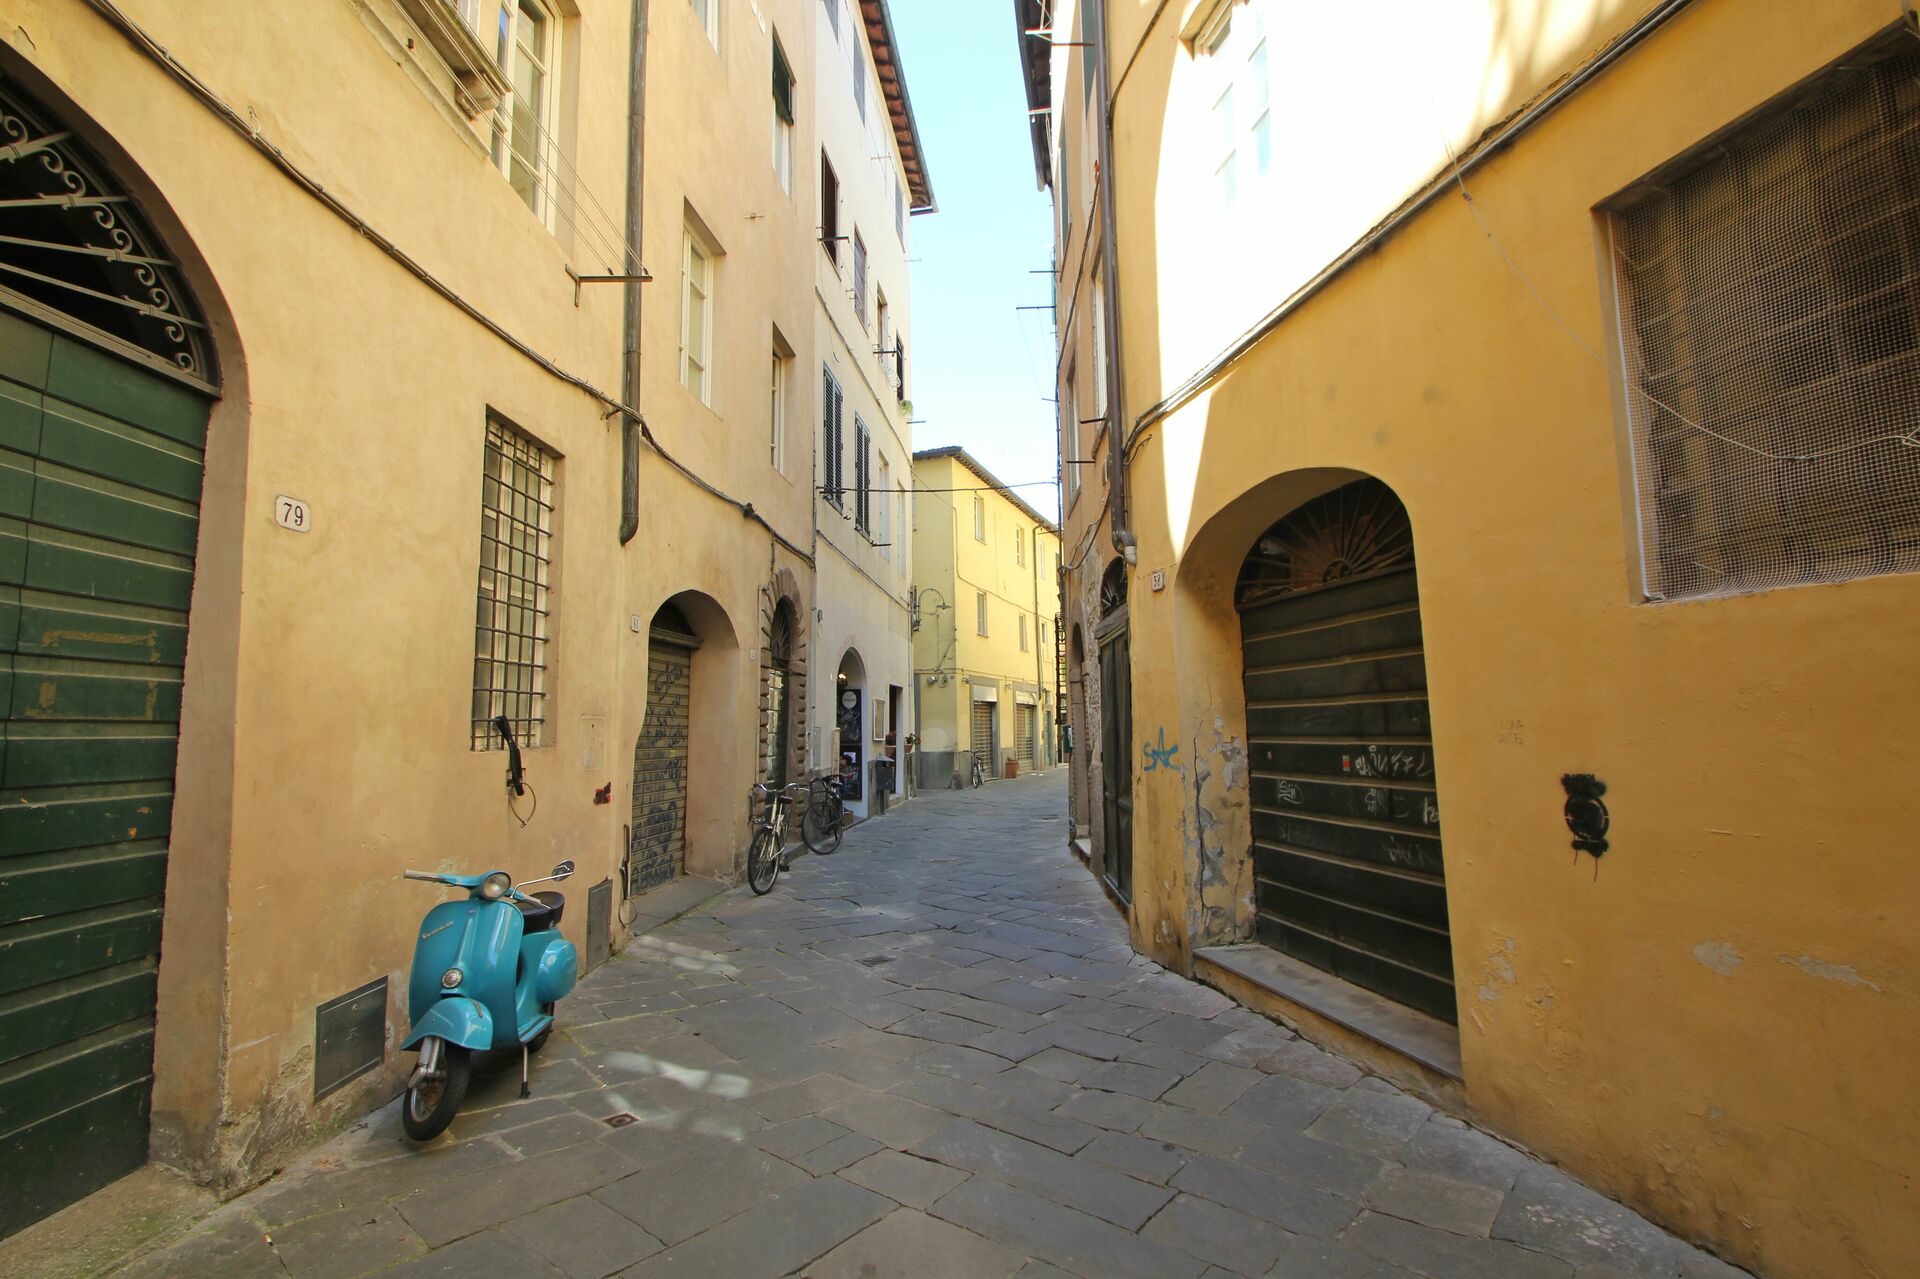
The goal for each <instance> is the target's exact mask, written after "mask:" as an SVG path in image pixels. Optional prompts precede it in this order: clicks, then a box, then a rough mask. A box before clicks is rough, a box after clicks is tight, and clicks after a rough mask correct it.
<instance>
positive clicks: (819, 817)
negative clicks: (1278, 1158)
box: [800, 799, 840, 857]
mask: <svg viewBox="0 0 1920 1279" xmlns="http://www.w3.org/2000/svg"><path fill="white" fill-rule="evenodd" d="M800 838H802V839H804V840H806V841H807V847H808V848H809V849H811V850H812V851H813V852H816V853H818V854H820V855H821V856H822V857H825V856H826V855H827V854H828V853H831V852H832V851H834V850H835V849H836V848H839V847H840V806H839V805H838V804H836V803H834V802H833V801H832V800H830V799H823V800H819V801H816V802H815V803H812V804H808V805H807V811H806V812H804V813H802V814H801V815H800Z"/></svg>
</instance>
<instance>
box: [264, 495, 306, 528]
mask: <svg viewBox="0 0 1920 1279" xmlns="http://www.w3.org/2000/svg"><path fill="white" fill-rule="evenodd" d="M273 522H274V523H275V524H278V525H279V526H280V527H281V528H285V529H292V530H293V531H294V532H296V533H311V532H312V531H313V512H312V511H311V510H309V509H307V504H306V503H305V502H302V501H301V500H300V499H299V498H297V497H288V496H287V495H286V494H285V493H281V494H279V495H278V496H276V497H275V498H274V499H273Z"/></svg>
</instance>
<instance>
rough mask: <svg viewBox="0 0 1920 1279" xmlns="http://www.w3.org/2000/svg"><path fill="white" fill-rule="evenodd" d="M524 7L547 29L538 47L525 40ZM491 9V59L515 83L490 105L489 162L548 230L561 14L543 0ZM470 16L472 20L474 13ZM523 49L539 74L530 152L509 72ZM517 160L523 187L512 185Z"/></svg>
mask: <svg viewBox="0 0 1920 1279" xmlns="http://www.w3.org/2000/svg"><path fill="white" fill-rule="evenodd" d="M529 8H531V9H534V10H537V11H538V13H539V16H540V21H541V26H542V30H544V31H545V33H546V41H545V47H544V48H543V49H538V50H536V49H531V48H529V47H528V45H527V43H526V40H525V26H526V25H527V14H526V10H527V9H529ZM493 12H494V15H495V19H496V29H495V31H494V32H493V33H492V34H493V35H494V37H495V44H494V49H493V54H494V60H495V61H496V62H498V63H499V65H500V73H501V74H502V75H504V76H505V77H506V78H507V82H508V83H509V84H511V85H513V86H514V88H513V89H512V90H511V91H510V92H508V93H507V94H506V95H504V96H503V97H502V98H501V99H500V101H499V102H498V103H497V104H496V105H495V106H494V109H493V120H492V123H491V125H490V137H491V141H490V143H489V146H488V150H489V154H490V155H491V156H492V158H493V167H494V168H496V169H498V170H499V171H500V174H501V176H502V177H504V178H506V180H507V183H508V185H510V186H513V187H514V193H515V194H516V195H518V196H519V197H520V198H521V200H522V201H524V202H525V203H526V206H527V207H528V208H529V209H531V210H533V215H534V216H535V217H537V218H539V219H540V221H541V223H542V224H543V225H545V226H546V227H547V228H548V229H549V230H551V229H552V228H553V213H554V200H553V152H554V149H555V148H556V147H557V146H558V145H559V143H558V141H557V140H556V139H557V134H558V120H559V107H560V62H561V59H560V42H561V38H562V36H563V34H564V33H563V31H562V28H561V21H560V15H559V13H558V12H557V11H556V10H555V9H554V8H553V6H552V5H550V4H548V3H547V2H546V0H497V2H496V4H495V6H494V9H493ZM475 16H476V21H477V17H478V15H477V14H476V15H475ZM523 54H524V55H525V56H526V59H527V61H528V63H529V64H530V65H531V66H532V67H533V68H534V70H535V71H537V72H538V73H539V77H540V79H539V86H540V90H541V93H540V101H539V103H538V104H537V105H536V106H535V108H534V110H533V112H532V113H531V114H532V118H531V123H532V126H533V128H534V130H535V131H536V134H537V136H535V137H534V138H532V139H529V140H528V141H530V142H531V144H532V147H533V153H532V154H531V155H528V154H527V153H526V152H525V151H524V150H523V149H522V147H521V145H520V144H521V140H520V139H517V138H516V137H515V136H514V134H515V131H516V130H517V128H518V127H519V125H520V119H519V109H520V101H519V99H520V89H519V87H518V86H519V81H518V78H517V77H516V76H515V75H514V72H515V70H516V68H517V67H518V66H519V63H520V59H521V57H522V55H523ZM516 161H517V162H519V164H520V166H521V167H522V168H524V169H525V170H526V173H527V178H528V186H527V188H526V189H525V190H522V189H521V188H520V187H519V186H516V185H514V166H515V163H516Z"/></svg>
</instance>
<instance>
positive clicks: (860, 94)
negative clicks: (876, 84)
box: [853, 38, 867, 121]
mask: <svg viewBox="0 0 1920 1279" xmlns="http://www.w3.org/2000/svg"><path fill="white" fill-rule="evenodd" d="M853 109H854V111H855V112H857V113H858V114H859V116H860V118H861V120H863V121H864V120H865V119H866V118H867V68H866V64H865V63H864V62H863V61H862V59H861V57H860V41H859V40H858V39H857V38H856V39H855V40H854V41H853Z"/></svg>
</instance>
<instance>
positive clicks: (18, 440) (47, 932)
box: [0, 311, 214, 1235]
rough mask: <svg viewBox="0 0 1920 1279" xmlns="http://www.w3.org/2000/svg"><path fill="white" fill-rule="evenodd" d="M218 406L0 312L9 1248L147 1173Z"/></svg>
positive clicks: (1, 822) (0, 687) (3, 1026)
mask: <svg viewBox="0 0 1920 1279" xmlns="http://www.w3.org/2000/svg"><path fill="white" fill-rule="evenodd" d="M208 407H209V405H208V401H207V400H206V399H205V398H204V397H203V396H201V395H199V394H197V393H195V392H193V391H190V390H188V389H186V388H185V387H184V386H182V385H180V384H178V383H176V382H173V381H171V380H169V379H167V378H165V377H162V376H160V375H158V374H156V373H152V372H149V371H147V370H145V369H142V368H140V367H138V366H136V365H134V364H132V363H130V362H128V361H125V360H122V359H119V358H117V357H115V356H111V355H107V354H104V353H103V352H101V351H100V350H98V349H96V348H94V347H91V346H87V345H83V344H82V343H80V342H77V341H75V340H74V339H72V338H70V337H67V336H65V335H64V334H62V333H57V332H54V331H53V330H50V329H47V328H43V327H41V326H39V325H37V324H33V323H30V322H28V321H26V320H23V319H20V318H18V317H16V316H15V315H13V314H12V313H10V312H5V311H0V1185H4V1186H6V1187H7V1193H6V1194H5V1195H0V1235H6V1234H11V1233H12V1232H14V1231H16V1230H18V1229H20V1228H21V1227H22V1226H24V1225H27V1224H28V1223H30V1222H32V1221H35V1220H37V1219H39V1218H40V1217H43V1216H45V1215H46V1214H48V1213H50V1212H52V1211H54V1210H55V1209H57V1208H59V1207H62V1206H63V1205H65V1204H67V1203H70V1202H72V1201H73V1200H75V1199H78V1198H79V1197H80V1196H82V1195H84V1194H87V1193H88V1192H89V1191H91V1190H94V1189H95V1188H97V1187H99V1186H101V1185H104V1184H105V1183H107V1182H109V1181H111V1180H113V1179H114V1178H116V1177H119V1176H121V1175H123V1174H125V1173H127V1172H129V1171H131V1170H132V1169H134V1168H136V1167H138V1166H139V1165H140V1164H142V1163H143V1162H145V1160H146V1157H147V1116H148V1108H149V1094H150V1091H151V1085H152V1078H153V1014H154V989H155V968H156V965H157V962H158V960H159V954H160V903H161V893H162V890H163V888H164V887H165V883H166V864H167V842H168V830H169V826H170V823H171V818H172V812H173V767H174V748H175V739H176V737H177V735H178V728H179V720H180V680H181V668H182V664H183V663H184V661H185V658H186V647H187V604H188V599H189V596H190V594H191V591H192V587H193V555H194V540H195V535H196V531H197V529H198V524H199V519H198V505H199V500H200V476H201V461H202V450H203V448H204V446H205V442H206V428H207V412H208ZM213 1065H214V1063H211V1062H209V1063H208V1068H209V1069H212V1068H213Z"/></svg>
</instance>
